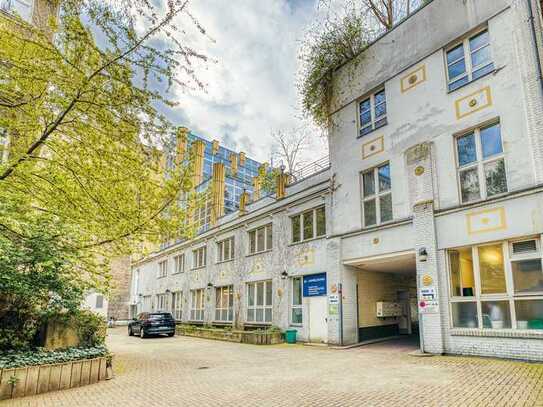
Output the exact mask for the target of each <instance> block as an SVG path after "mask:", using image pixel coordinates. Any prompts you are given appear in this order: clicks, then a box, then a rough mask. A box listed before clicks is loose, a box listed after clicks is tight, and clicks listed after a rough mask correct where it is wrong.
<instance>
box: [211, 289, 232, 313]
mask: <svg viewBox="0 0 543 407" xmlns="http://www.w3.org/2000/svg"><path fill="white" fill-rule="evenodd" d="M233 318H234V287H233V286H231V285H229V286H226V287H218V288H217V289H216V290H215V321H220V322H232V320H233Z"/></svg>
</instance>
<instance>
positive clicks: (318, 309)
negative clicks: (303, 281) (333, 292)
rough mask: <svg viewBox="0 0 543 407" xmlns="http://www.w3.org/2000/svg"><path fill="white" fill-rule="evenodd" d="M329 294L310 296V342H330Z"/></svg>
mask: <svg viewBox="0 0 543 407" xmlns="http://www.w3.org/2000/svg"><path fill="white" fill-rule="evenodd" d="M327 298H328V297H327V296H326V295H321V296H319V297H309V298H308V300H309V342H318V343H321V342H322V343H327V342H328V307H327V306H328V302H327Z"/></svg>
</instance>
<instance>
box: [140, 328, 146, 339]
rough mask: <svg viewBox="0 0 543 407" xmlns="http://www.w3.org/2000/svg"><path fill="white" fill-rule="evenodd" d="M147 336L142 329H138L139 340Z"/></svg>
mask: <svg viewBox="0 0 543 407" xmlns="http://www.w3.org/2000/svg"><path fill="white" fill-rule="evenodd" d="M145 337H147V335H145V331H144V330H143V327H141V328H140V338H142V339H143V338H145Z"/></svg>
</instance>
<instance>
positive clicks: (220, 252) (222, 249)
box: [217, 236, 235, 263]
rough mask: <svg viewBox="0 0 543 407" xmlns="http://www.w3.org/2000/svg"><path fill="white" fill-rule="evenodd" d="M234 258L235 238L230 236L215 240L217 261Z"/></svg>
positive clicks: (226, 260) (221, 261)
mask: <svg viewBox="0 0 543 407" xmlns="http://www.w3.org/2000/svg"><path fill="white" fill-rule="evenodd" d="M226 243H228V248H229V250H228V252H227V251H226V247H227V245H226ZM227 254H228V256H227ZM234 258H235V238H234V236H230V237H228V238H226V239H223V240H221V241H218V242H217V263H226V262H229V261H232V260H234Z"/></svg>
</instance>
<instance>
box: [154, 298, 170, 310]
mask: <svg viewBox="0 0 543 407" xmlns="http://www.w3.org/2000/svg"><path fill="white" fill-rule="evenodd" d="M169 310H170V301H168V293H159V294H157V295H156V311H162V312H168V311H169Z"/></svg>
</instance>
